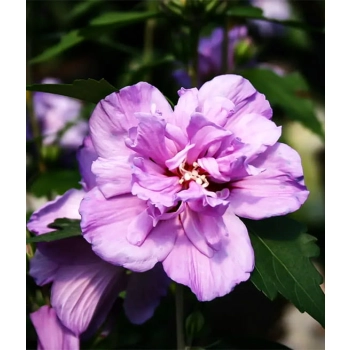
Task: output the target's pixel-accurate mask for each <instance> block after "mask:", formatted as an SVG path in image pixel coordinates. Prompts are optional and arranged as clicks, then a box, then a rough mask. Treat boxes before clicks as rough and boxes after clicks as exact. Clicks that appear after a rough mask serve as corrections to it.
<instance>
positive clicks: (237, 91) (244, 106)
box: [198, 74, 272, 118]
mask: <svg viewBox="0 0 350 350" xmlns="http://www.w3.org/2000/svg"><path fill="white" fill-rule="evenodd" d="M213 96H222V97H226V98H228V99H229V100H230V101H232V102H233V104H234V105H235V113H236V114H237V115H240V114H247V113H252V112H254V113H257V114H260V115H263V116H265V117H266V118H271V116H272V110H271V107H270V104H269V102H268V101H267V100H266V99H265V96H264V95H263V94H260V93H259V92H257V91H256V89H255V88H254V86H253V85H252V84H251V83H250V82H249V81H248V80H247V79H244V78H243V77H241V76H239V75H235V74H225V75H219V76H217V77H215V78H214V79H212V80H210V81H208V82H206V83H205V84H203V86H202V87H201V88H200V89H199V92H198V99H199V105H200V106H201V107H202V105H203V103H204V101H205V100H206V99H208V98H211V97H213Z"/></svg>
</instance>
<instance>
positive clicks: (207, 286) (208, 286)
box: [163, 210, 254, 301]
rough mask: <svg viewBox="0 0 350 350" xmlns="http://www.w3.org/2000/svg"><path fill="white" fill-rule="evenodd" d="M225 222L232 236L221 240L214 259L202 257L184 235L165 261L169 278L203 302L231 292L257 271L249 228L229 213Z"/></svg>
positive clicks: (180, 236)
mask: <svg viewBox="0 0 350 350" xmlns="http://www.w3.org/2000/svg"><path fill="white" fill-rule="evenodd" d="M223 219H224V224H225V226H226V232H227V233H228V235H227V236H224V237H223V238H222V239H221V244H222V246H221V249H220V250H219V251H215V253H214V255H213V256H212V257H207V256H206V255H204V254H202V253H201V252H200V251H199V250H198V249H197V248H196V247H195V246H194V245H193V244H192V243H191V242H190V240H189V239H188V238H187V236H186V235H185V234H180V235H179V237H178V238H177V240H176V244H175V246H174V248H173V249H172V251H171V252H170V254H169V255H168V256H167V258H166V259H165V260H164V261H163V266H164V270H165V272H166V273H167V275H168V276H169V277H170V278H171V279H172V280H174V281H175V282H177V283H181V284H184V285H186V286H188V287H190V288H191V290H192V292H193V293H194V294H195V295H196V296H197V298H198V300H200V301H210V300H212V299H214V298H217V297H221V296H224V295H226V294H228V293H230V292H231V290H232V289H233V288H234V287H235V286H236V285H237V284H239V283H241V282H243V281H246V280H247V279H248V278H249V277H250V273H251V272H252V270H253V268H254V252H253V249H252V246H251V243H250V239H249V236H248V232H247V229H246V227H245V225H244V224H243V223H242V222H241V221H240V220H239V219H238V218H237V217H236V216H235V215H234V214H232V211H229V210H228V211H227V212H226V213H225V215H224V217H223ZM208 239H209V236H208Z"/></svg>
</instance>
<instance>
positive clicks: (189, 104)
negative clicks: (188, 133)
mask: <svg viewBox="0 0 350 350" xmlns="http://www.w3.org/2000/svg"><path fill="white" fill-rule="evenodd" d="M177 94H178V95H179V100H178V102H177V105H176V106H175V108H174V113H173V115H172V117H171V120H170V123H172V124H174V125H177V126H178V127H180V128H181V129H182V130H186V128H187V126H188V123H189V122H190V117H191V115H192V113H194V112H195V111H196V108H197V106H198V89H197V88H193V89H184V88H181V89H180V90H179V91H178V92H177Z"/></svg>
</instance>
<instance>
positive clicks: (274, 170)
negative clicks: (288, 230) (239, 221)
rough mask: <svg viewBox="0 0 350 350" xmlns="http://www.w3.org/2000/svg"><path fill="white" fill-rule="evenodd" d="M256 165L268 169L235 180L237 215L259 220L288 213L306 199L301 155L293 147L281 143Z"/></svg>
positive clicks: (233, 204) (233, 194)
mask: <svg viewBox="0 0 350 350" xmlns="http://www.w3.org/2000/svg"><path fill="white" fill-rule="evenodd" d="M252 165H253V166H255V167H258V168H259V167H261V168H265V169H266V170H265V171H263V172H261V173H260V174H258V175H255V176H249V177H245V178H243V179H242V180H240V181H236V182H233V183H232V191H231V195H230V198H229V200H230V207H232V209H233V210H234V212H235V213H236V214H237V215H239V216H242V217H245V218H249V219H256V220H259V219H263V218H267V217H271V216H277V215H286V214H288V213H291V212H293V211H296V210H298V209H299V208H300V207H301V205H302V204H303V203H304V202H305V201H306V199H307V197H308V195H309V191H308V190H307V188H306V187H305V186H304V180H303V179H304V177H303V169H302V165H301V159H300V156H299V155H298V153H297V152H296V151H295V150H293V149H292V148H291V147H289V146H287V145H285V144H283V143H277V144H275V145H274V146H273V147H270V148H269V149H268V150H267V151H265V152H264V153H263V154H261V155H260V156H259V157H258V158H257V159H256V160H255V161H254V162H253V163H252Z"/></svg>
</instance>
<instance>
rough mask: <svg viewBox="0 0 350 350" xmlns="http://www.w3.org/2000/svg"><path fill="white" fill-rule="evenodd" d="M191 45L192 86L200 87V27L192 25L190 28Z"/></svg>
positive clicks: (189, 67) (189, 66)
mask: <svg viewBox="0 0 350 350" xmlns="http://www.w3.org/2000/svg"><path fill="white" fill-rule="evenodd" d="M189 36H190V38H189V39H190V47H191V49H192V52H191V57H190V60H189V65H188V74H189V76H190V77H191V83H192V87H199V86H198V85H199V81H198V42H199V29H198V28H197V27H196V26H195V25H192V27H191V28H190V35H189Z"/></svg>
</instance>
